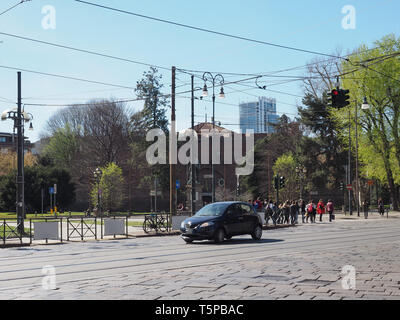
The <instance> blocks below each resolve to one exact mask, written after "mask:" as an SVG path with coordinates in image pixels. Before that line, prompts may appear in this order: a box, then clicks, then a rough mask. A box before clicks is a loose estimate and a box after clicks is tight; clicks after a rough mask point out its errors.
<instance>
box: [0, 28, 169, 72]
mask: <svg viewBox="0 0 400 320" xmlns="http://www.w3.org/2000/svg"><path fill="white" fill-rule="evenodd" d="M0 35H3V36H7V37H12V38H16V39H21V40H26V41H31V42H35V43H39V44H44V45H48V46H53V47H56V48H61V49H68V50H71V51H77V52H81V53H86V54H91V55H95V56H99V57H103V58H108V59H113V60H118V61H123V62H129V63H133V64H138V65H142V66H147V67H155V68H157V69H162V70H168V71H171V68H167V67H163V66H158V65H154V64H150V63H145V62H141V61H135V60H131V59H127V58H121V57H117V56H113V55H109V54H105V53H100V52H96V51H90V50H86V49H79V48H76V47H71V46H66V45H62V44H57V43H53V42H48V41H43V40H38V39H33V38H28V37H23V36H19V35H16V34H12V33H6V32H0Z"/></svg>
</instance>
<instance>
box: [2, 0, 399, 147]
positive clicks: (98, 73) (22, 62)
mask: <svg viewBox="0 0 400 320" xmlns="http://www.w3.org/2000/svg"><path fill="white" fill-rule="evenodd" d="M18 1H19V0H0V12H2V11H4V10H6V9H8V8H9V7H11V6H12V5H14V4H16V3H17V2H18ZM91 1H92V2H96V3H99V4H102V5H106V6H112V7H117V8H120V9H123V10H127V11H133V12H136V13H140V14H143V15H148V16H154V17H158V18H161V19H166V20H172V21H176V22H179V23H183V24H189V25H193V26H197V27H201V28H206V29H212V30H216V31H220V32H224V33H230V34H235V35H239V36H244V37H249V38H253V39H258V40H263V41H267V42H272V43H277V44H280V45H285V46H291V47H298V48H303V49H306V50H312V51H318V52H322V53H327V54H331V53H333V52H335V50H336V49H337V48H339V49H342V50H343V53H348V52H349V51H351V50H353V49H355V48H356V47H358V46H359V45H360V44H361V43H365V44H367V45H368V46H372V45H373V42H374V41H375V40H378V39H380V38H381V37H382V36H384V35H387V34H389V33H395V34H396V35H397V36H399V34H400V23H399V22H398V12H400V2H399V1H398V0H374V1H372V0H362V1H361V0H346V1H316V0H303V1H293V0H290V1H289V0H281V1H270V0H262V1H261V0H258V1H256V0H248V1H237V0H230V1H225V0H223V1H209V0H203V1H196V2H195V1H188V0H186V1H183V0H176V1H168V0H163V1H162V0H150V1H135V0H133V1H127V0H123V1H122V0H121V1H117V0H115V1H112V0H91ZM45 5H52V6H54V8H55V9H56V29H55V30H45V29H43V28H42V19H43V18H44V16H45V15H44V14H42V8H43V6H45ZM345 5H353V6H354V7H355V9H356V18H357V20H356V29H355V30H344V29H343V28H342V19H343V17H344V14H342V12H341V11H342V8H343V6H345ZM0 32H4V33H11V34H16V35H19V36H24V37H30V38H35V39H39V40H42V41H48V42H54V43H58V44H62V45H67V46H72V47H77V48H80V49H86V50H91V51H98V52H101V53H105V54H109V55H114V56H118V57H122V58H127V59H131V60H135V61H141V62H145V63H149V64H154V65H158V66H163V67H166V68H171V66H173V65H174V66H177V67H178V68H184V69H190V70H204V71H211V72H227V73H267V72H272V71H277V70H283V69H288V68H292V67H296V66H302V65H304V64H306V63H308V62H310V61H312V60H313V59H314V58H315V57H317V56H315V55H312V54H308V53H300V52H296V51H290V50H285V49H280V48H275V47H270V46H266V45H261V44H255V43H250V42H245V41H240V40H236V39H229V38H225V37H221V36H218V35H214V34H209V33H203V32H199V31H195V30H189V29H185V28H180V27H177V26H173V25H168V24H164V23H160V22H155V21H150V20H146V19H143V18H139V17H134V16H130V15H124V14H120V13H116V12H111V11H108V10H104V9H100V8H95V7H91V6H87V5H84V4H81V3H77V2H75V1H73V0H32V1H30V2H27V3H23V4H21V5H19V6H17V7H16V8H14V9H13V10H11V11H9V12H7V13H5V14H3V15H0ZM0 41H2V43H0V66H7V67H14V68H17V69H18V68H21V69H29V70H36V71H40V72H47V73H53V74H60V75H66V76H71V77H77V78H84V79H90V80H95V81H100V82H107V83H113V84H119V85H123V86H129V87H134V86H135V84H136V81H138V80H139V79H140V78H141V76H142V74H143V72H144V71H147V70H148V67H145V66H141V65H136V64H132V63H126V62H122V61H115V60H111V59H107V58H103V57H96V56H92V55H88V54H84V53H78V52H72V51H69V50H65V49H60V48H54V47H50V46H46V45H41V44H36V43H32V42H28V41H24V40H20V39H16V38H12V37H8V36H5V35H0ZM160 73H161V74H162V75H163V79H164V85H165V87H164V89H163V90H164V92H165V93H169V92H170V87H169V86H170V83H171V73H170V72H169V71H168V70H160ZM16 74H17V70H9V69H5V68H0V106H1V107H0V109H1V110H0V111H3V110H5V109H7V108H10V107H12V106H13V104H12V103H13V102H15V101H16V95H17V90H16V83H17V79H16V78H17V75H16ZM282 75H304V69H300V70H295V71H291V72H286V73H282ZM244 78H246V77H244V76H242V77H238V76H236V77H233V76H229V75H226V77H225V80H226V81H227V82H228V81H233V80H238V79H244ZM189 82H190V76H189V75H188V74H183V73H179V74H178V79H177V86H179V87H178V89H177V92H180V91H186V90H188V89H189V88H190V87H189V86H188V85H186V86H185V84H189ZM275 83H276V80H268V82H267V83H266V84H267V85H272V84H273V87H272V86H271V89H273V90H278V91H282V92H286V93H290V94H292V95H286V94H279V93H276V92H271V91H262V90H257V89H252V90H247V91H244V92H237V91H238V90H239V91H240V90H246V89H248V88H246V87H243V86H239V85H229V86H226V88H225V92H226V95H227V97H226V99H225V100H224V101H223V102H224V103H226V104H219V103H218V102H221V100H219V99H217V106H216V120H217V121H221V122H222V124H223V126H225V127H227V128H229V129H237V128H238V126H237V125H236V124H238V122H239V119H238V114H239V108H238V104H239V102H241V101H250V100H254V99H256V96H261V95H264V96H268V97H272V98H276V99H277V101H278V103H277V109H278V112H279V113H288V114H290V115H293V114H296V107H295V105H296V104H299V103H300V102H301V98H299V97H296V96H302V89H301V83H300V82H292V83H287V84H281V85H276V84H275ZM249 84H251V83H249ZM202 85H203V83H202V82H201V81H200V79H197V81H196V86H202ZM22 90H23V99H24V100H23V102H24V103H27V104H29V103H34V104H69V103H71V104H72V103H84V102H86V101H87V100H90V99H93V98H110V97H114V98H116V99H134V98H135V93H134V91H133V90H130V89H119V88H113V87H109V86H104V85H99V84H89V83H83V82H77V81H71V80H65V79H58V78H53V77H47V76H41V75H37V74H31V73H26V72H23V73H22ZM189 96H190V95H189V94H187V95H185V97H189ZM185 97H180V98H178V99H177V123H178V129H183V128H186V127H189V126H190V100H189V99H187V98H185ZM129 107H130V108H132V109H136V110H139V109H140V108H141V103H138V102H135V103H130V104H129ZM59 108H60V107H46V106H26V107H25V109H26V111H28V112H30V113H32V114H33V116H34V127H35V131H34V132H27V136H28V137H29V138H30V139H31V140H32V141H36V140H37V139H38V137H39V135H40V133H42V132H43V130H44V128H45V124H46V121H47V120H48V119H49V117H50V116H51V115H52V114H54V113H55V112H56V111H57V110H59ZM195 113H196V122H199V121H202V120H204V118H205V113H207V115H208V120H210V116H211V113H212V105H211V102H205V101H198V102H196V111H195ZM0 131H1V132H11V131H12V122H11V120H8V121H6V122H1V123H0Z"/></svg>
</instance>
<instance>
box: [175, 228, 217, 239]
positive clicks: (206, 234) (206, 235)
mask: <svg viewBox="0 0 400 320" xmlns="http://www.w3.org/2000/svg"><path fill="white" fill-rule="evenodd" d="M180 231H181V236H182V237H183V238H188V239H193V240H209V239H213V237H214V234H215V228H214V227H205V228H194V229H186V228H181V229H180Z"/></svg>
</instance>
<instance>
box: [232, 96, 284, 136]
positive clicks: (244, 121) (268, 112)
mask: <svg viewBox="0 0 400 320" xmlns="http://www.w3.org/2000/svg"><path fill="white" fill-rule="evenodd" d="M239 112H240V120H239V121H240V129H241V130H242V132H246V130H254V133H273V132H274V127H273V124H275V123H277V122H278V118H279V117H278V115H277V114H276V100H275V99H273V98H266V97H260V98H259V99H258V101H255V102H246V103H241V104H239Z"/></svg>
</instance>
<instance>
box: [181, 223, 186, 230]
mask: <svg viewBox="0 0 400 320" xmlns="http://www.w3.org/2000/svg"><path fill="white" fill-rule="evenodd" d="M185 228H186V227H185V221H182V223H181V229H185Z"/></svg>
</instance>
